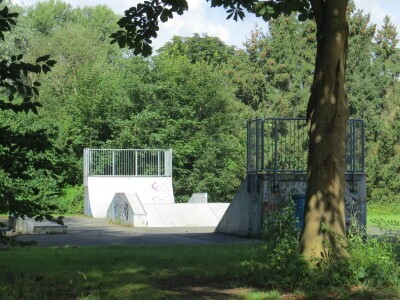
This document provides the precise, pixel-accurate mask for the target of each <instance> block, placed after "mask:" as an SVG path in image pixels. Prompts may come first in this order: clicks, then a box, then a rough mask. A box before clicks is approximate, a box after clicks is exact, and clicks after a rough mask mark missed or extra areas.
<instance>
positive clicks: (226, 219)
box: [215, 175, 262, 237]
mask: <svg viewBox="0 0 400 300" xmlns="http://www.w3.org/2000/svg"><path fill="white" fill-rule="evenodd" d="M260 184H261V182H260V181H259V178H257V176H249V175H248V176H247V177H246V179H245V180H243V182H242V184H241V186H240V188H239V190H238V191H237V193H236V195H235V197H234V198H233V200H232V202H231V204H230V205H229V207H228V209H227V210H226V212H225V214H224V216H223V217H222V218H221V221H220V222H219V224H218V226H217V228H216V229H215V231H216V232H220V233H227V234H235V235H242V236H251V237H258V236H259V235H260V233H261V228H262V197H261V193H260V187H261V186H260Z"/></svg>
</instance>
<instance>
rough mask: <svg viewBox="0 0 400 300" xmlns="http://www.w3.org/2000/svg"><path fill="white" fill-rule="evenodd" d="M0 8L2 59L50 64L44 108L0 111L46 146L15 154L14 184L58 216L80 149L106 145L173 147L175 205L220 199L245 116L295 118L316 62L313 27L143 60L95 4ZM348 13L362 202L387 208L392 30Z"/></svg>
mask: <svg viewBox="0 0 400 300" xmlns="http://www.w3.org/2000/svg"><path fill="white" fill-rule="evenodd" d="M4 5H8V6H9V7H10V8H12V9H13V10H16V11H19V12H20V13H21V15H20V18H19V21H18V26H17V27H15V29H14V30H13V31H12V32H11V33H8V34H7V36H6V40H5V42H3V43H1V44H0V53H1V55H3V56H7V55H10V54H13V53H17V52H18V53H25V56H26V57H27V58H28V59H29V58H31V59H32V60H34V58H36V57H38V56H40V55H42V54H43V53H48V54H50V55H51V57H52V58H53V59H55V60H56V61H57V64H56V65H55V66H54V67H53V69H52V72H51V73H48V74H46V75H45V76H42V75H38V79H40V82H41V84H42V85H41V95H40V98H39V101H40V102H41V104H42V105H43V107H41V108H40V109H39V111H38V115H35V114H33V113H27V114H18V115H15V114H13V113H11V112H8V111H1V112H0V120H1V122H2V124H3V126H10V127H11V128H13V130H14V131H16V132H19V133H21V134H24V133H26V132H27V131H29V130H36V131H40V132H42V133H43V134H44V135H45V136H46V140H48V142H49V143H50V145H51V146H50V147H47V148H46V150H44V151H43V152H41V153H33V152H32V153H26V161H27V164H28V165H32V166H33V165H35V164H36V165H40V166H41V167H40V168H33V167H32V168H28V169H27V170H26V171H25V172H26V174H27V177H26V178H25V179H24V180H20V181H18V185H17V187H15V189H17V192H18V195H19V197H20V198H21V199H22V198H29V199H31V200H36V199H45V200H48V201H53V202H56V203H57V204H59V205H60V207H61V209H64V210H67V206H69V207H71V205H70V204H65V203H63V202H62V201H59V200H58V199H59V197H60V196H62V195H63V193H65V191H71V190H72V191H75V193H76V194H77V195H82V194H83V193H82V191H81V189H80V186H81V184H82V165H83V162H82V154H83V149H84V148H85V147H90V148H102V147H107V148H172V149H173V151H174V152H173V178H174V182H173V184H174V190H175V195H176V200H177V201H180V202H181V201H186V200H187V199H188V198H189V197H190V195H191V194H192V193H193V192H208V193H209V197H210V200H211V201H230V200H231V199H232V197H233V195H234V193H235V190H236V188H237V187H238V186H239V184H240V182H241V180H242V179H243V177H244V176H245V165H246V154H245V152H246V148H245V134H246V130H245V121H246V120H247V119H249V118H253V117H256V116H258V117H259V116H277V117H278V116H283V117H304V116H305V111H306V105H307V101H308V97H309V94H310V91H309V87H310V86H311V82H312V79H313V78H312V76H313V71H314V58H315V53H314V51H315V43H316V41H315V31H316V26H315V24H314V23H313V22H312V21H306V22H301V23H300V22H299V21H297V19H296V17H295V16H292V17H285V16H281V17H279V18H278V19H277V20H271V21H270V22H269V24H268V28H267V30H263V29H261V28H259V27H255V29H254V31H253V32H252V33H251V34H250V36H249V37H248V39H247V40H246V41H245V43H244V46H245V48H244V49H236V48H234V47H231V46H229V45H226V44H224V43H223V42H222V41H220V40H219V39H218V38H215V37H210V36H206V35H200V34H196V35H194V36H193V37H174V38H173V39H172V40H171V41H170V42H168V43H167V44H165V45H164V46H163V47H162V48H161V49H159V51H158V53H157V54H156V55H154V56H152V57H151V58H148V59H145V58H142V57H135V56H134V55H133V54H132V53H131V52H129V51H127V50H121V49H119V48H118V47H117V46H116V45H110V43H109V36H110V34H111V33H113V32H115V31H116V30H117V25H116V21H117V20H118V19H119V16H118V15H116V14H115V13H113V12H112V11H111V10H110V9H108V8H107V7H105V6H96V7H83V8H72V7H71V6H70V5H69V4H66V3H63V2H62V1H49V2H41V3H38V4H36V5H35V6H33V7H19V6H15V5H12V4H11V2H7V1H6V2H5V3H4ZM349 15H350V19H349V24H350V37H349V52H350V53H349V59H348V66H347V74H346V76H347V79H346V80H347V89H348V97H349V101H350V109H351V114H352V117H356V118H362V119H364V121H365V122H366V128H367V131H366V132H367V135H366V138H367V144H366V146H367V149H366V150H367V156H366V168H367V169H366V171H367V175H368V177H367V178H368V179H367V180H368V194H369V201H374V202H395V201H398V200H400V199H399V198H400V169H399V166H400V146H399V145H400V98H399V96H398V95H399V92H400V85H399V84H400V83H399V81H398V79H399V75H400V74H399V73H400V53H399V49H398V48H397V43H398V40H397V39H396V37H397V32H396V28H394V26H393V25H392V24H391V22H390V19H389V18H385V20H384V24H383V26H382V28H379V29H377V28H376V26H375V25H373V24H370V21H369V17H368V15H365V14H363V13H362V12H360V11H357V10H356V8H355V7H354V6H352V7H351V11H349ZM299 49H302V51H299ZM10 186H11V183H10ZM71 187H72V188H71ZM61 198H62V197H61ZM70 200H71V201H75V200H76V198H75V199H74V197H72V198H71V199H70ZM74 203H75V204H77V203H79V201H75V202H74ZM78 206H79V205H78Z"/></svg>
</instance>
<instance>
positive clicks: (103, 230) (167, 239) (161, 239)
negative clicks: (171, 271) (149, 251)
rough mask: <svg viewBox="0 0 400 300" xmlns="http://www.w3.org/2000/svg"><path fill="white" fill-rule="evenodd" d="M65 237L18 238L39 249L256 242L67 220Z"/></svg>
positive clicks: (203, 231) (195, 230) (210, 231)
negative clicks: (31, 242) (29, 242)
mask: <svg viewBox="0 0 400 300" xmlns="http://www.w3.org/2000/svg"><path fill="white" fill-rule="evenodd" d="M64 224H65V225H67V226H68V230H67V233H66V234H35V235H19V236H18V237H17V239H18V240H21V241H30V240H34V241H36V242H37V246H39V247H49V246H50V247H54V246H67V245H69V246H112V245H127V246H141V245H183V244H184V245H199V244H214V245H215V244H229V243H250V242H257V240H255V239H251V238H245V237H239V236H234V235H227V234H221V233H215V232H214V229H215V228H214V227H172V228H161V227H160V228H149V227H145V228H138V227H124V226H119V225H114V224H109V223H107V222H106V219H94V218H88V217H82V216H78V217H66V218H64Z"/></svg>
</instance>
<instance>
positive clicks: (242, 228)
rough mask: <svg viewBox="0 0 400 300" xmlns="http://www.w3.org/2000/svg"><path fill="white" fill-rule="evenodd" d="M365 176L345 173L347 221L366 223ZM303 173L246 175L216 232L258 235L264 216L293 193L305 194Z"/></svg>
mask: <svg viewBox="0 0 400 300" xmlns="http://www.w3.org/2000/svg"><path fill="white" fill-rule="evenodd" d="M365 180H366V178H365V175H364V174H356V175H355V176H354V178H353V175H346V189H345V201H346V223H347V225H349V224H350V222H351V219H352V217H355V218H356V220H358V222H359V223H360V224H361V225H366V198H367V192H366V181H365ZM306 189H307V181H306V175H305V174H278V176H277V177H275V176H274V175H273V174H264V175H248V176H247V177H246V179H245V180H244V181H243V183H242V185H241V186H240V188H239V190H238V192H237V194H236V196H235V197H234V199H233V200H232V202H231V204H230V205H229V207H228V209H227V211H226V213H225V214H224V216H223V217H222V219H221V221H220V222H219V224H218V226H217V228H216V231H217V232H221V233H228V234H236V235H242V236H251V237H258V236H260V234H261V231H262V223H263V219H264V216H265V215H266V214H267V213H268V212H271V211H274V210H277V209H279V208H280V207H282V206H284V205H287V204H288V203H289V201H292V196H294V195H304V196H305V194H306Z"/></svg>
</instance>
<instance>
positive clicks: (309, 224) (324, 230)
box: [301, 0, 349, 259]
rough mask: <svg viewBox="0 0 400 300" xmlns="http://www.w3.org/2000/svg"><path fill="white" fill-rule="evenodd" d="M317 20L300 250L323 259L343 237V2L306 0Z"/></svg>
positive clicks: (345, 108)
mask: <svg viewBox="0 0 400 300" xmlns="http://www.w3.org/2000/svg"><path fill="white" fill-rule="evenodd" d="M311 3H312V5H313V11H314V16H315V20H316V22H317V43H318V44H317V56H316V61H315V74H314V83H313V88H312V92H311V96H310V100H309V104H308V112H307V120H308V125H309V157H308V166H307V175H308V182H307V200H306V206H305V225H304V229H303V234H302V240H301V243H302V253H303V254H304V255H305V257H306V258H307V259H313V258H318V257H326V256H327V255H329V252H330V250H331V249H338V248H340V247H336V248H335V247H334V248H330V247H328V246H327V245H328V244H329V243H328V244H327V243H326V242H330V243H331V245H333V246H337V243H336V242H337V241H340V240H341V238H343V241H344V240H345V236H346V225H345V199H344V188H345V167H346V165H345V140H346V127H347V122H348V119H349V109H348V103H347V96H346V91H345V87H344V81H345V68H346V53H347V37H348V24H347V20H346V10H347V4H348V1H347V0H314V1H311Z"/></svg>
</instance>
